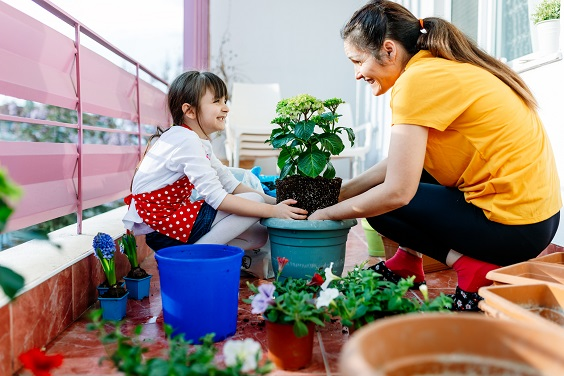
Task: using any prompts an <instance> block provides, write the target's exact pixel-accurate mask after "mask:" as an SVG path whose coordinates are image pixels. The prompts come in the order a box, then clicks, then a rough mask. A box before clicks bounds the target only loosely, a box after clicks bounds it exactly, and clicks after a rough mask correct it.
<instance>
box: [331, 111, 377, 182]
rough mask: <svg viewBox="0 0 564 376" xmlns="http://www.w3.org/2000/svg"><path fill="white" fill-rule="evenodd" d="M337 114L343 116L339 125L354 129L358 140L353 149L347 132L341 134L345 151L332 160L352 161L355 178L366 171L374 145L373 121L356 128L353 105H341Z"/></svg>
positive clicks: (352, 172)
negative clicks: (344, 159) (372, 145)
mask: <svg viewBox="0 0 564 376" xmlns="http://www.w3.org/2000/svg"><path fill="white" fill-rule="evenodd" d="M337 113H338V114H341V115H342V116H341V117H339V122H338V125H339V126H345V127H349V128H352V130H353V131H354V134H355V136H356V139H355V143H354V146H352V147H351V146H350V142H349V139H348V136H347V134H346V132H343V133H341V135H340V136H341V139H342V140H343V142H344V144H345V150H343V151H342V152H341V154H339V155H338V156H333V157H332V158H335V159H336V158H350V159H352V167H351V175H352V177H353V178H354V177H355V176H357V175H358V174H360V173H362V172H363V171H364V162H365V161H366V155H367V154H368V152H369V151H370V146H371V144H372V136H373V135H372V133H373V129H374V124H373V123H372V121H367V122H365V123H363V124H361V125H358V126H355V125H354V118H353V115H352V109H351V105H350V104H349V103H342V104H341V105H339V108H338V109H337Z"/></svg>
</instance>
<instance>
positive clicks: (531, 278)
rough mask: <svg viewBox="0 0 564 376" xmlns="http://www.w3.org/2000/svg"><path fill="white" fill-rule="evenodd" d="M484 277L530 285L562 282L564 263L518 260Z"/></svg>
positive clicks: (496, 281) (497, 282)
mask: <svg viewBox="0 0 564 376" xmlns="http://www.w3.org/2000/svg"><path fill="white" fill-rule="evenodd" d="M486 278H488V279H490V280H492V281H494V284H497V285H500V284H510V285H530V284H534V283H552V284H557V285H562V284H564V265H558V264H551V263H547V262H531V261H526V262H520V263H517V264H513V265H509V266H505V267H503V268H499V269H495V270H492V271H490V272H488V274H486Z"/></svg>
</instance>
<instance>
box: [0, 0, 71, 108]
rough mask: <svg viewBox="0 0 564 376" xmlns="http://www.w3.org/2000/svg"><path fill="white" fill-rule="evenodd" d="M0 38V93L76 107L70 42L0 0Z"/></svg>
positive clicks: (66, 106)
mask: <svg viewBox="0 0 564 376" xmlns="http://www.w3.org/2000/svg"><path fill="white" fill-rule="evenodd" d="M0 35H2V37H1V38H0V62H1V66H2V69H0V93H2V94H5V95H10V96H13V97H17V98H22V99H29V100H33V101H37V102H42V103H47V104H52V105H56V106H60V107H65V108H70V109H74V108H75V107H76V101H77V97H76V91H75V88H74V85H73V83H72V81H71V68H72V66H73V64H74V55H75V47H74V43H73V41H71V40H70V39H69V38H67V37H65V36H64V35H62V34H61V33H59V32H57V31H55V30H53V29H51V28H49V27H47V26H45V25H43V24H42V23H41V22H39V21H37V20H35V19H33V18H31V17H29V16H27V15H26V14H24V13H22V12H20V11H18V10H16V9H14V8H12V7H10V6H9V5H7V4H5V3H3V2H1V1H0ZM8 36H9V37H8Z"/></svg>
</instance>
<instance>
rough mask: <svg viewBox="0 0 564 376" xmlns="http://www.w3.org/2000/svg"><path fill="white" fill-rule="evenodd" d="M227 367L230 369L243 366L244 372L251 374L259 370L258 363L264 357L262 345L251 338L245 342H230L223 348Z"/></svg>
mask: <svg viewBox="0 0 564 376" xmlns="http://www.w3.org/2000/svg"><path fill="white" fill-rule="evenodd" d="M223 356H224V358H225V365H227V366H228V367H231V366H236V365H237V364H242V365H243V367H242V368H241V371H242V372H249V371H252V370H254V369H256V368H257V362H258V360H259V359H260V358H261V356H262V349H261V347H260V344H259V343H258V342H257V341H255V340H254V339H251V338H246V339H244V340H240V341H239V340H229V341H227V342H226V343H225V345H224V346H223Z"/></svg>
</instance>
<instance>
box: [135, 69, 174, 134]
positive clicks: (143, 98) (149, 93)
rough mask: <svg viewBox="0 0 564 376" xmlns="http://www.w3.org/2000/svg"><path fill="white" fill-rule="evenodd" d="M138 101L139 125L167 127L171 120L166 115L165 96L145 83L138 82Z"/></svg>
mask: <svg viewBox="0 0 564 376" xmlns="http://www.w3.org/2000/svg"><path fill="white" fill-rule="evenodd" d="M139 101H140V102H141V109H140V114H141V123H142V124H152V125H158V126H160V127H167V126H169V125H170V124H171V122H172V119H171V117H170V115H169V114H168V110H167V105H166V94H165V93H163V92H162V91H161V90H159V89H158V88H157V87H155V86H153V85H150V84H148V83H147V82H145V81H143V80H140V81H139Z"/></svg>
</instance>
